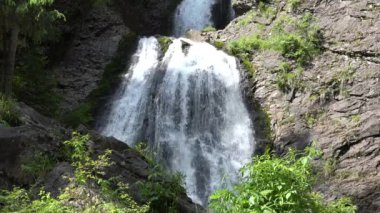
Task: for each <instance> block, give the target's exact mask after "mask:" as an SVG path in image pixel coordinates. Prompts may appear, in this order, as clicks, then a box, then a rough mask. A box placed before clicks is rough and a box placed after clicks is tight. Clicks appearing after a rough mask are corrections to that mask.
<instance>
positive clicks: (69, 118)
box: [61, 102, 93, 127]
mask: <svg viewBox="0 0 380 213" xmlns="http://www.w3.org/2000/svg"><path fill="white" fill-rule="evenodd" d="M61 120H62V122H63V123H65V124H66V125H68V126H70V127H78V126H79V125H80V124H89V123H90V122H91V121H92V120H93V117H92V106H91V104H90V103H88V102H87V103H83V104H80V105H79V106H78V107H77V108H75V109H74V110H72V111H71V112H68V113H67V114H65V115H63V117H62V118H61Z"/></svg>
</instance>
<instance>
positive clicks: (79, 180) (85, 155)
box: [0, 133, 185, 213]
mask: <svg viewBox="0 0 380 213" xmlns="http://www.w3.org/2000/svg"><path fill="white" fill-rule="evenodd" d="M89 141H90V136H89V135H81V134H79V133H73V135H72V139H71V140H67V141H65V142H64V146H63V149H62V153H61V156H62V158H63V159H64V160H65V161H68V162H70V163H71V165H72V166H73V167H74V175H73V176H72V177H64V178H66V179H67V180H68V182H69V184H68V185H67V186H66V188H64V189H61V191H60V194H59V195H57V196H56V197H52V196H50V194H49V193H47V192H45V191H44V189H43V188H41V190H40V193H39V195H36V193H35V192H36V189H37V188H36V186H34V187H32V189H30V190H27V189H23V188H17V187H16V188H14V189H13V190H11V191H7V190H2V191H0V212H120V213H121V212H123V213H124V212H127V213H128V212H130V213H144V212H148V211H159V212H178V198H179V197H180V196H181V195H183V194H184V193H185V190H184V188H183V187H182V180H183V177H182V175H180V174H174V175H173V174H170V173H168V172H167V171H166V170H165V169H164V168H163V167H162V166H160V165H158V164H157V163H155V162H154V160H153V156H152V155H151V154H149V152H148V151H147V150H146V149H142V148H141V146H140V147H139V148H138V149H137V150H138V151H139V152H140V153H142V154H144V155H145V156H146V160H147V161H148V163H149V166H150V170H149V176H148V180H147V181H140V182H137V183H136V185H133V186H132V187H131V188H129V186H128V185H127V184H125V183H124V182H123V180H122V179H121V177H111V178H107V179H105V178H104V176H105V171H106V169H107V168H108V167H109V166H112V165H113V163H114V162H113V161H111V155H112V151H110V150H106V151H104V152H103V153H102V154H100V155H98V156H93V155H92V153H91V152H90V151H89V150H88V142H89ZM28 161H29V162H25V164H23V166H22V168H23V169H22V171H23V172H25V173H26V174H29V175H33V176H35V175H38V174H43V173H45V172H46V171H47V169H49V170H50V169H51V168H52V165H54V164H55V163H56V162H55V161H51V160H49V158H48V155H46V154H44V153H37V154H36V155H35V158H34V159H28ZM38 161H41V162H40V164H39V163H38ZM37 187H38V186H37ZM137 188H138V189H139V190H138V192H139V194H140V195H141V198H142V200H143V202H145V204H138V203H137V202H136V201H135V200H134V199H133V198H132V197H131V196H130V192H131V189H137ZM37 190H38V189H37Z"/></svg>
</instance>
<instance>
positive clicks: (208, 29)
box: [202, 25, 216, 33]
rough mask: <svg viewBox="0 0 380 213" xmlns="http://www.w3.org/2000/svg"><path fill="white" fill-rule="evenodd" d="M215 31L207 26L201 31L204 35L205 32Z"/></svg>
mask: <svg viewBox="0 0 380 213" xmlns="http://www.w3.org/2000/svg"><path fill="white" fill-rule="evenodd" d="M215 31H216V28H215V27H214V26H212V25H209V26H207V27H205V28H203V30H202V32H205V33H207V32H215Z"/></svg>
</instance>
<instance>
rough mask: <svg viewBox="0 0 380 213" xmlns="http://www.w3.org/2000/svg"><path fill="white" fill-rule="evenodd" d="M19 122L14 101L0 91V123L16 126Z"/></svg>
mask: <svg viewBox="0 0 380 213" xmlns="http://www.w3.org/2000/svg"><path fill="white" fill-rule="evenodd" d="M20 124H21V121H20V120H19V113H18V111H17V109H16V102H15V101H14V100H13V99H11V98H8V97H5V96H4V95H2V94H1V93H0V125H5V126H17V125H20Z"/></svg>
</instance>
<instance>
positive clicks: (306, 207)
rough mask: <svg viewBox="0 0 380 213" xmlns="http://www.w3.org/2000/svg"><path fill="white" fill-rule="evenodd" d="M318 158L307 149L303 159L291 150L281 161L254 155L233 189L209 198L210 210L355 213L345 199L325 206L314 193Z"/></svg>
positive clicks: (266, 155) (275, 158) (267, 155)
mask: <svg viewBox="0 0 380 213" xmlns="http://www.w3.org/2000/svg"><path fill="white" fill-rule="evenodd" d="M317 155H319V152H318V151H316V150H315V149H313V148H308V149H306V152H305V153H304V154H303V155H302V156H299V154H297V153H296V152H295V151H294V150H290V151H289V152H288V153H287V154H286V155H285V156H283V157H281V158H280V157H275V156H271V155H270V154H269V153H266V154H264V155H262V156H257V157H255V158H254V159H253V160H252V162H251V163H249V164H247V165H245V166H244V167H243V169H242V171H241V172H242V176H243V180H242V182H241V183H239V184H237V185H235V186H234V188H233V190H228V189H224V190H219V191H217V192H216V193H215V194H214V195H212V196H211V197H210V207H211V208H212V209H213V210H214V212H216V213H235V212H236V213H238V212H239V213H244V212H257V213H259V212H264V213H275V212H315V213H322V212H323V213H324V212H330V213H354V212H356V207H355V206H354V205H352V203H351V201H350V200H349V199H347V198H341V199H339V200H337V201H334V202H330V203H328V202H326V201H324V200H323V198H322V195H321V194H319V193H317V192H314V191H313V183H314V180H315V179H316V178H315V174H314V173H313V171H312V165H311V161H312V160H313V158H315V157H316V156H317Z"/></svg>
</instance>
